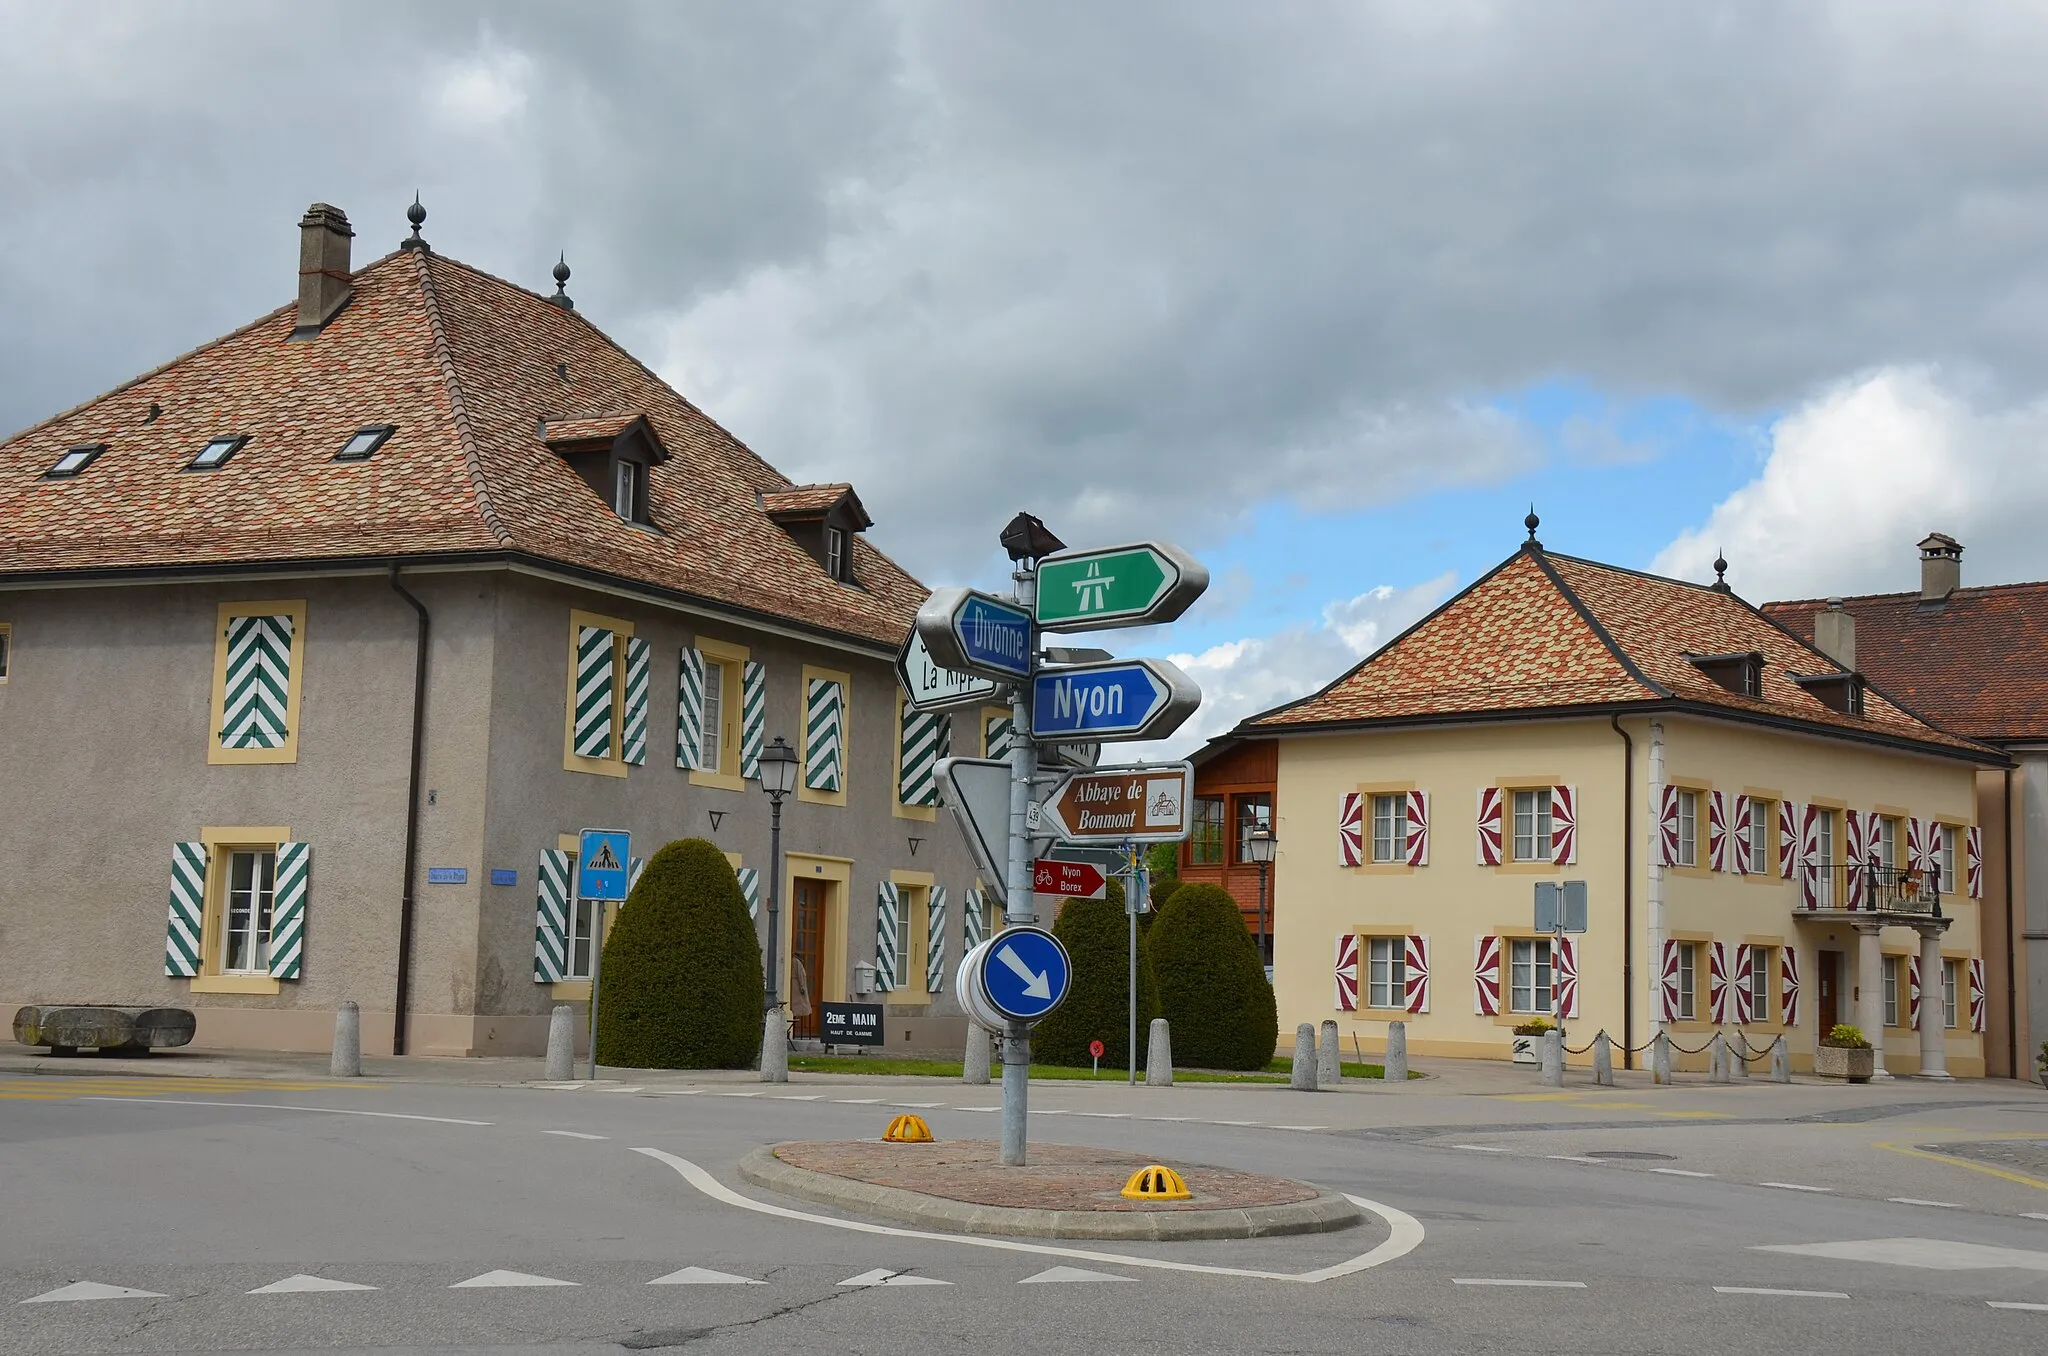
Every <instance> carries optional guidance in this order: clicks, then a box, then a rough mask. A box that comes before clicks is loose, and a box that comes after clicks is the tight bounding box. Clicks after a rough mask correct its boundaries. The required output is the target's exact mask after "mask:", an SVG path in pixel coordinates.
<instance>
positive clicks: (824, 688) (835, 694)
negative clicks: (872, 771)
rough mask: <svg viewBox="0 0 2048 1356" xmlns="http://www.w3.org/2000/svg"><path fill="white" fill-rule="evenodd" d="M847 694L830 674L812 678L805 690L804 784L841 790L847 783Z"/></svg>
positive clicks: (811, 787) (814, 787)
mask: <svg viewBox="0 0 2048 1356" xmlns="http://www.w3.org/2000/svg"><path fill="white" fill-rule="evenodd" d="M845 759H846V694H845V693H844V692H843V691H842V690H841V689H840V686H839V684H838V683H837V682H836V681H834V680H833V679H830V678H813V679H811V682H810V686H809V689H808V690H807V691H806V692H805V694H804V785H805V786H807V787H809V788H810V789H811V790H813V791H838V790H840V789H842V788H843V787H844V786H845V784H846V775H845V772H846V769H845Z"/></svg>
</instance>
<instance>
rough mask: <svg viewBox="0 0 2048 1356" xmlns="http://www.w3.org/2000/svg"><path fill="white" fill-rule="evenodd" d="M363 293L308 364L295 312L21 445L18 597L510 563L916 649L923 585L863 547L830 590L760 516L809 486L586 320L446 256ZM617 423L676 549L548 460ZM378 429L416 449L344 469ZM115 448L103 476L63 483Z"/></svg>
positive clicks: (402, 448) (185, 360) (13, 512)
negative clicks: (576, 428) (53, 472)
mask: <svg viewBox="0 0 2048 1356" xmlns="http://www.w3.org/2000/svg"><path fill="white" fill-rule="evenodd" d="M354 283H355V297H354V299H353V300H352V301H351V302H350V303H349V304H348V306H347V307H345V308H344V309H343V310H342V311H341V313H340V314H339V315H337V316H336V317H335V318H334V319H333V320H332V321H331V322H330V323H329V324H328V326H327V328H326V329H325V330H324V331H323V332H321V333H320V334H319V335H318V336H317V337H315V338H313V339H311V340H309V341H299V342H292V341H291V340H290V338H289V336H290V334H291V332H292V328H293V325H294V323H295V318H296V309H295V308H294V307H285V308H282V309H280V310H278V311H275V312H273V313H271V314H270V315H267V316H265V317H263V318H262V319H260V320H258V321H256V322H254V323H253V324H250V325H248V326H245V327H244V328H242V329H240V330H237V331H235V332H234V333H233V334H230V335H227V336H225V337H224V338H222V339H219V340H216V341H214V342H213V343H211V344H208V345H206V346H204V347H202V348H199V349H197V350H194V351H193V352H191V353H188V354H186V355H184V356H183V357H180V358H178V359H175V360H174V361H172V362H170V363H168V364H166V365H165V366H164V367H161V368H158V369H157V370H156V371H154V372H150V373H148V374H146V375H144V376H142V377H139V378H136V379H135V380H134V381H131V382H129V383H128V384H126V385H125V386H122V387H119V388H117V389H116V390H114V391H112V392H110V393H108V394H107V395H104V396H101V397H99V398H98V399H96V400H93V401H90V402H88V403H86V404H84V405H81V406H79V407H77V408H76V409H73V410H70V411H67V412H66V413H63V414H60V415H57V416H56V417H54V418H52V419H50V420H48V421H46V422H44V423H42V424H39V425H37V426H36V427H34V428H31V429H28V430H26V431H24V432H22V433H20V434H17V435H16V436H14V437H13V438H11V439H9V440H7V441H6V442H4V443H0V577H11V578H15V579H21V578H23V577H25V576H27V577H33V576H37V575H42V574H46V573H47V574H58V573H68V572H79V571H93V572H108V571H121V570H152V569H175V568H179V567H214V566H234V565H238V564H253V563H257V562H266V563H268V562H300V561H304V562H317V561H322V560H335V559H350V560H358V559H361V558H364V557H370V558H376V559H402V558H418V557H446V556H450V555H466V556H475V555H499V556H505V557H517V558H524V559H528V560H536V561H539V562H542V563H549V564H554V565H560V566H566V567H569V568H570V569H572V570H580V571H594V572H597V573H600V574H603V575H607V576H610V577H612V578H614V579H617V580H622V581H626V582H629V583H638V584H643V585H646V586H649V587H650V588H652V589H654V590H658V591H661V592H664V593H669V594H680V595H684V596H687V597H690V598H694V599H698V600H702V601H704V602H708V603H712V604H716V605H724V606H727V607H730V608H732V609H734V610H736V611H741V612H748V613H753V614H756V615H759V614H768V615H772V616H775V617H778V618H783V619H787V620H791V621H795V622H798V623H800V624H803V625H807V626H809V627H812V628H816V629H821V630H825V631H829V632H834V633H838V634H842V635H846V636H849V637H853V638H857V639H860V640H863V641H867V642H870V643H873V644H876V645H877V646H884V645H887V646H893V645H895V644H897V643H898V642H900V640H901V639H902V637H903V635H904V633H905V632H906V631H907V630H908V628H909V626H910V621H911V618H912V616H913V615H914V614H915V612H916V609H917V606H918V604H919V603H920V602H922V601H923V599H924V597H925V595H926V593H927V590H926V589H925V588H924V587H923V586H922V585H921V584H919V583H918V582H917V581H916V580H915V579H913V578H911V577H910V576H909V575H908V574H906V573H905V572H904V571H903V570H902V569H901V568H899V567H898V566H897V565H896V564H895V563H894V562H892V561H891V560H889V558H888V557H886V556H884V555H883V554H882V553H881V552H880V551H878V550H876V549H875V548H874V547H873V546H871V545H870V544H868V543H867V542H866V541H865V540H864V539H861V538H856V542H855V547H854V573H855V577H856V578H857V579H858V580H859V584H858V585H848V584H843V583H840V582H838V581H836V580H833V579H831V578H830V577H828V576H827V575H826V573H825V571H824V569H823V568H822V567H820V566H819V564H818V563H817V562H816V561H815V560H814V559H813V558H812V557H811V556H810V555H809V553H807V552H806V551H805V550H804V549H803V548H802V547H801V546H799V545H798V544H796V543H795V542H794V541H792V540H790V538H789V535H788V534H787V533H786V532H784V531H783V530H782V529H781V528H780V527H778V526H777V525H776V524H775V523H774V522H772V521H771V520H770V519H769V518H768V517H767V515H766V514H765V513H764V512H763V511H762V509H761V507H760V504H759V502H758V499H757V496H762V495H769V494H779V493H782V492H785V491H787V490H789V489H790V488H791V486H790V482H789V481H788V480H787V479H786V478H785V477H783V476H781V475H779V474H777V473H776V471H775V470H774V469H773V468H772V467H770V466H769V465H768V464H767V463H765V462H764V461H762V460H761V459H760V458H759V457H758V456H756V455H755V454H754V453H753V452H752V451H751V450H749V449H748V448H747V447H746V446H745V445H743V444H742V443H740V442H739V441H738V440H737V439H736V438H734V437H733V436H732V435H731V434H729V433H727V432H726V431H725V430H724V429H722V428H720V427H719V426H718V425H717V424H715V423H713V422H712V421H711V420H710V419H709V418H708V417H706V416H705V415H704V414H703V413H702V412H701V411H700V410H698V409H697V408H696V407H695V406H694V405H692V404H691V403H690V402H689V401H687V400H685V399H684V398H683V397H682V396H680V395H678V394H677V393H676V392H675V391H674V390H672V389H670V388H669V387H668V386H667V385H666V384H665V383H664V382H662V381H661V379H660V378H658V377H656V376H655V375H654V374H653V373H652V372H650V371H648V370H647V369H646V368H645V367H643V366H641V365H640V363H639V362H637V361H636V360H635V359H633V358H632V357H631V356H630V355H629V354H627V353H626V352H625V351H624V350H623V349H621V348H619V347H618V346H617V345H616V344H614V343H613V342H612V341H611V340H610V339H608V338H607V337H606V336H605V335H604V334H603V333H601V332H600V331H599V330H597V329H596V328H595V327H594V326H592V325H591V324H590V323H589V321H587V320H585V319H584V318H583V316H582V315H581V314H580V313H578V312H573V311H566V310H563V309H561V308H558V307H556V306H552V305H550V304H548V302H547V301H545V300H544V299H543V298H541V297H540V296H538V295H536V294H535V293H532V292H528V291H526V290H525V289H523V288H520V287H516V286H514V285H513V284H511V283H508V282H505V281H504V280H502V279H500V278H495V277H492V276H491V275H489V274H486V273H482V272H480V271H478V270H476V269H473V268H470V267H468V266H466V265H464V264H460V263H457V262H456V261H454V260H452V259H447V258H444V257H442V256H440V255H436V254H431V253H429V252H426V251H416V252H404V253H394V254H391V255H388V256H386V257H385V258H382V259H379V260H377V261H376V262H375V263H372V264H370V265H368V266H367V267H365V268H363V269H362V270H360V271H359V272H357V273H356V274H355V275H354ZM557 364H562V365H564V366H565V368H566V370H567V373H568V376H567V379H566V381H565V380H564V379H563V378H562V377H561V376H560V375H558V372H557ZM153 406H154V407H157V408H158V409H159V411H160V412H159V413H157V414H156V415H154V416H152V415H151V414H150V410H151V408H152V407H153ZM596 410H604V411H630V412H632V413H629V414H626V415H623V416H620V418H621V419H622V420H623V421H624V422H630V421H631V419H633V418H635V417H638V416H640V415H644V416H645V417H646V418H647V420H648V422H649V424H650V426H651V427H652V428H653V429H654V431H655V435H656V436H657V437H658V438H659V440H660V441H661V443H662V444H663V446H665V447H666V448H667V450H668V451H669V453H670V454H671V457H670V459H669V460H668V461H667V462H665V463H663V464H661V465H659V466H657V467H655V468H654V470H653V472H652V474H651V475H650V477H649V481H650V499H651V510H652V512H651V516H652V518H653V520H654V523H655V525H656V527H657V528H658V529H659V530H658V531H653V532H650V531H648V530H646V529H644V528H639V527H634V526H632V525H631V524H628V523H626V522H624V521H622V520H621V519H620V518H618V516H617V515H615V514H614V513H613V512H612V511H611V509H610V507H609V506H608V505H607V504H605V503H604V502H603V501H602V500H601V499H600V498H599V497H598V496H597V495H595V494H593V493H592V492H591V491H590V489H589V487H588V486H587V485H586V484H585V483H584V482H583V481H582V480H581V479H580V478H579V477H578V475H577V473H576V472H575V470H574V469H573V468H571V467H570V466H569V465H568V464H567V463H566V462H565V461H564V460H563V459H562V457H561V456H560V455H559V454H557V453H556V452H554V451H553V450H551V449H550V448H549V447H548V445H547V444H546V443H545V442H544V441H542V438H541V435H540V428H541V423H542V421H543V420H549V419H552V420H554V421H556V422H555V424H554V430H555V431H556V432H557V433H559V431H560V429H561V427H562V421H564V420H567V419H574V420H576V421H577V422H579V423H582V422H591V423H596V422H602V421H599V420H596V419H594V418H593V417H592V416H590V415H589V414H588V412H589V411H596ZM367 424H393V425H396V426H397V432H396V433H394V434H393V435H392V436H391V438H390V440H389V441H387V442H386V443H385V444H384V445H383V446H382V447H380V448H379V449H378V450H377V452H376V455H375V456H373V457H372V458H370V459H369V460H367V461H362V462H335V461H334V460H333V459H332V458H333V455H334V453H335V451H336V450H337V449H339V448H340V447H341V445H342V443H343V442H344V441H345V440H346V439H347V438H348V436H349V435H350V434H352V433H354V432H355V430H356V429H357V428H359V427H362V426H364V425H367ZM620 426H621V427H623V426H624V423H621V425H620ZM223 434H248V435H250V438H249V442H248V444H247V445H246V446H244V447H243V448H242V449H241V450H240V451H238V452H236V454H235V455H234V457H233V458H232V459H231V460H230V461H229V462H228V463H227V464H226V465H225V466H223V467H221V468H220V469H219V470H217V471H210V472H189V471H186V470H185V469H184V468H185V466H186V465H187V463H189V462H190V461H191V459H192V456H193V454H194V453H196V452H197V451H198V450H199V449H200V448H201V447H202V446H204V445H205V443H206V442H207V441H208V440H209V439H211V438H214V437H218V436H221V435H223ZM597 436H603V435H602V434H599V435H597ZM99 442H103V443H106V444H107V448H108V450H107V452H106V453H105V454H104V455H103V456H101V457H100V458H99V459H98V460H97V461H95V462H94V463H93V464H92V465H91V466H90V467H89V468H87V470H86V473H85V474H83V475H81V476H79V477H77V478H75V479H66V480H44V479H42V478H41V477H42V474H43V472H45V471H46V470H48V469H49V468H50V466H51V465H52V464H54V463H55V462H56V460H57V458H58V457H59V456H61V455H62V454H63V452H64V450H65V449H66V448H69V447H72V446H76V445H78V444H82V443H99Z"/></svg>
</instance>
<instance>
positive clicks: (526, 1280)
mask: <svg viewBox="0 0 2048 1356" xmlns="http://www.w3.org/2000/svg"><path fill="white" fill-rule="evenodd" d="M581 1284H582V1282H581V1281H558V1280H556V1279H555V1278H554V1277H552V1276H533V1275H529V1274H528V1273H526V1272H524V1271H486V1272H485V1273H484V1274H483V1275H481V1276H472V1277H470V1278H469V1279H468V1280H466V1281H457V1282H456V1283H455V1284H453V1285H451V1286H449V1287H448V1288H449V1289H450V1290H495V1289H499V1288H501V1287H502V1288H508V1289H509V1288H512V1287H517V1286H535V1285H581Z"/></svg>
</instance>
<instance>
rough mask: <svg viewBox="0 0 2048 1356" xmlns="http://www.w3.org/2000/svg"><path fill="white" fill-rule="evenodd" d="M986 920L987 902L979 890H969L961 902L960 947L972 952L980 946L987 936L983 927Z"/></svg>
mask: <svg viewBox="0 0 2048 1356" xmlns="http://www.w3.org/2000/svg"><path fill="white" fill-rule="evenodd" d="M987 918H988V901H987V899H986V898H985V897H984V896H983V895H982V893H981V891H979V890H969V891H968V892H967V898H966V899H965V900H964V901H962V912H961V914H960V945H961V946H963V947H965V948H966V949H967V950H969V951H972V950H974V948H975V947H977V946H980V945H981V942H982V939H983V938H984V937H986V936H987V935H988V931H987V928H986V927H985V926H984V925H985V922H986V920H987Z"/></svg>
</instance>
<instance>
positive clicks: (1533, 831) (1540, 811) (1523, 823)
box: [1514, 786, 1550, 862]
mask: <svg viewBox="0 0 2048 1356" xmlns="http://www.w3.org/2000/svg"><path fill="white" fill-rule="evenodd" d="M1514 859H1515V860H1516V861H1518V862H1547V861H1549V860H1550V788H1549V787H1547V786H1546V787H1542V788H1541V789H1538V790H1523V791H1517V792H1515V858H1514Z"/></svg>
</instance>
